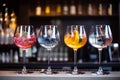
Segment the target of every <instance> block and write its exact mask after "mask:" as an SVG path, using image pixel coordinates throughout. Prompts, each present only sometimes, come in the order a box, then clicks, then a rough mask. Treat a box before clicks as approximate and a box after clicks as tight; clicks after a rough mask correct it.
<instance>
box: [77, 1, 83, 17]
mask: <svg viewBox="0 0 120 80" xmlns="http://www.w3.org/2000/svg"><path fill="white" fill-rule="evenodd" d="M77 9H78V11H77V12H78V15H82V14H83V13H82V4H81V3H80V1H79V2H78V6H77Z"/></svg>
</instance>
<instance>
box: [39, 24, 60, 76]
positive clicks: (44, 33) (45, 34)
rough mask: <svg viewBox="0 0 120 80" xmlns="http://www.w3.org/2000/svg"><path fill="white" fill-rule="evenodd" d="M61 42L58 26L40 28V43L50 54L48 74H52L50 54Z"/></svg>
mask: <svg viewBox="0 0 120 80" xmlns="http://www.w3.org/2000/svg"><path fill="white" fill-rule="evenodd" d="M59 41H60V35H59V31H58V28H57V26H56V25H44V26H41V27H40V30H39V34H38V43H39V44H40V45H41V46H42V47H44V48H46V49H47V50H48V52H49V54H48V68H47V70H46V71H45V73H46V74H52V73H53V72H52V70H51V66H50V52H51V50H52V49H53V48H54V47H56V46H57V45H58V42H59Z"/></svg>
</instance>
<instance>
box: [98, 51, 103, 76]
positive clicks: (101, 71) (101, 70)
mask: <svg viewBox="0 0 120 80" xmlns="http://www.w3.org/2000/svg"><path fill="white" fill-rule="evenodd" d="M98 51H99V69H98V74H103V69H102V67H101V53H102V49H98Z"/></svg>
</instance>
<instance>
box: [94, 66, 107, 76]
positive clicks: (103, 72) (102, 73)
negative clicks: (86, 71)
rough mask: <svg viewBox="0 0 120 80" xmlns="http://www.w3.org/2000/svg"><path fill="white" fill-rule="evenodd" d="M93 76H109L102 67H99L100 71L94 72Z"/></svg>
mask: <svg viewBox="0 0 120 80" xmlns="http://www.w3.org/2000/svg"><path fill="white" fill-rule="evenodd" d="M92 74H93V75H106V74H109V72H108V71H103V69H102V67H99V69H98V71H96V72H92Z"/></svg>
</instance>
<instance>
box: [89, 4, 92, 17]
mask: <svg viewBox="0 0 120 80" xmlns="http://www.w3.org/2000/svg"><path fill="white" fill-rule="evenodd" d="M88 15H93V7H92V4H91V3H89V4H88Z"/></svg>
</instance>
